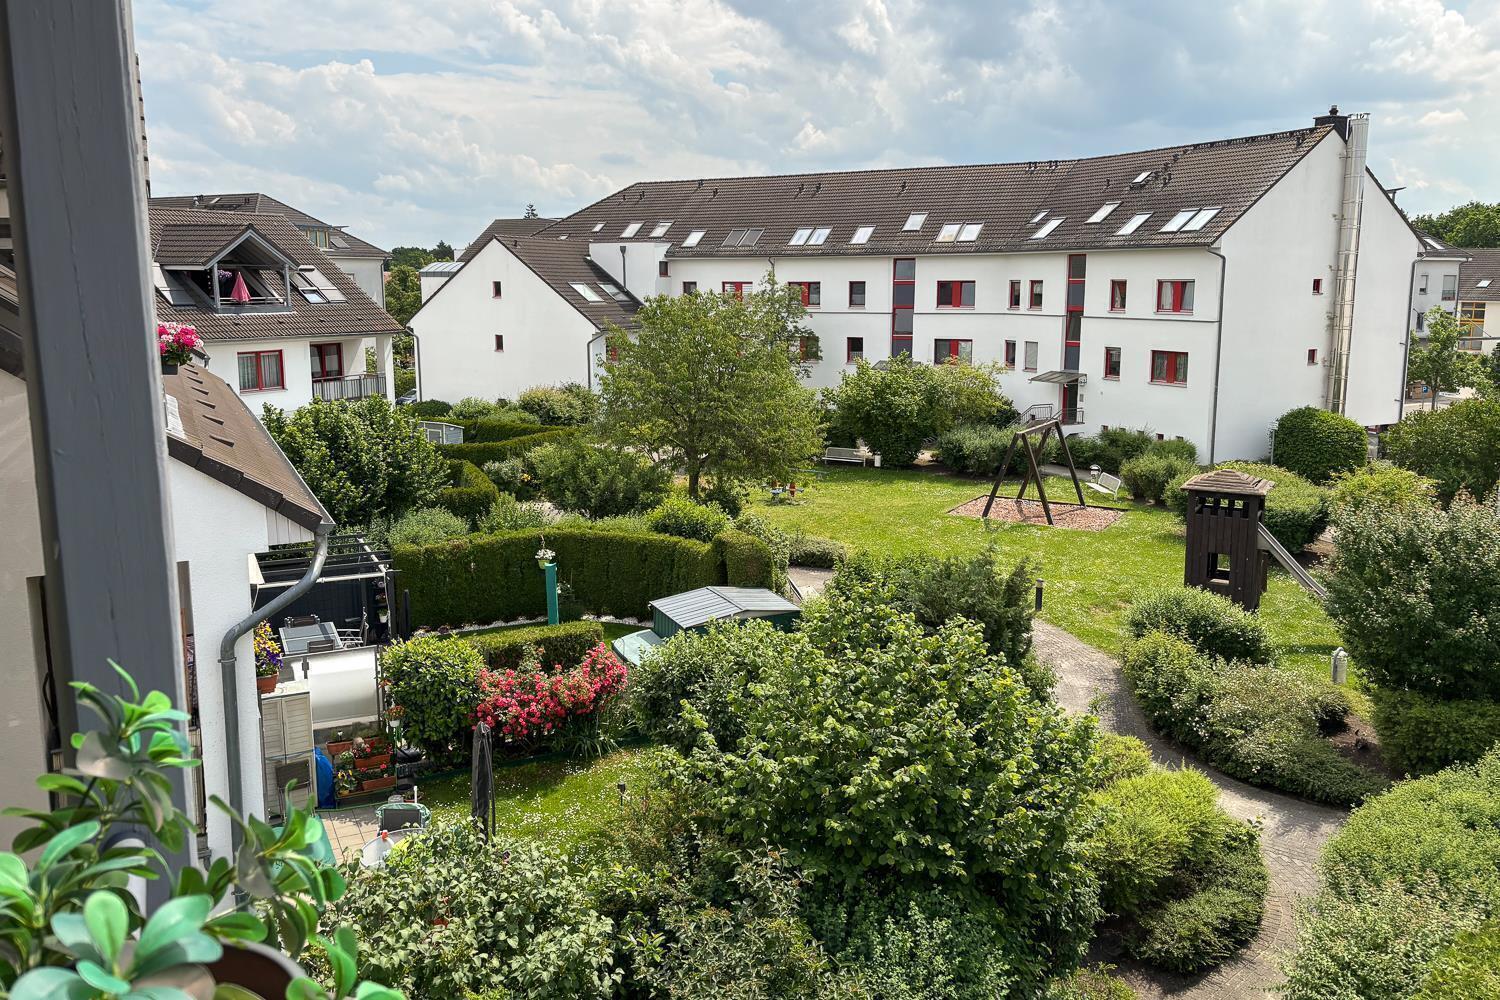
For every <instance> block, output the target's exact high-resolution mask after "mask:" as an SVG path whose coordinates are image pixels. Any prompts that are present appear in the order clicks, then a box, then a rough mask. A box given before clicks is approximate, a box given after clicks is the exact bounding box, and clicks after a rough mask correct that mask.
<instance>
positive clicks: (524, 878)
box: [327, 823, 616, 1000]
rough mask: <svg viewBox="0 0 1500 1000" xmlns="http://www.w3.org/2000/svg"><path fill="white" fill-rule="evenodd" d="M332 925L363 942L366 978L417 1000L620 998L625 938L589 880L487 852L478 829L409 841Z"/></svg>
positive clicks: (567, 869) (542, 859) (533, 848)
mask: <svg viewBox="0 0 1500 1000" xmlns="http://www.w3.org/2000/svg"><path fill="white" fill-rule="evenodd" d="M327 916H328V917H329V918H330V919H331V920H333V921H336V922H337V923H338V924H341V925H348V926H352V927H354V929H355V930H356V931H357V932H358V934H359V938H360V942H361V947H360V949H359V972H360V975H362V976H365V977H368V978H369V979H371V980H373V981H375V982H378V983H383V984H386V985H388V986H391V987H393V988H396V989H400V990H403V991H404V992H405V993H406V995H407V996H408V997H411V998H413V1000H418V998H424V997H432V998H436V997H496V998H498V997H505V998H507V1000H571V998H575V997H577V998H598V1000H603V998H606V997H612V996H614V995H615V987H616V982H615V961H616V959H615V950H616V941H615V934H614V928H613V926H612V924H611V922H610V920H609V919H608V918H606V917H604V916H602V915H601V914H599V913H597V912H596V911H595V910H594V908H593V906H592V904H591V896H590V890H589V886H588V878H587V876H586V875H585V873H583V872H581V871H578V870H576V869H574V868H573V867H571V866H570V865H569V864H568V862H567V860H566V859H564V858H562V857H560V856H558V855H556V854H554V853H552V852H550V851H549V850H548V849H547V848H544V847H541V846H539V845H537V844H535V843H533V842H531V841H527V840H511V839H507V838H504V837H499V836H497V837H493V838H491V839H488V840H486V839H485V837H484V836H483V834H481V833H480V831H479V828H478V827H477V826H476V825H474V824H472V823H455V824H452V825H446V826H438V827H436V828H434V829H431V830H428V831H427V832H425V833H424V834H423V835H422V836H420V837H414V838H412V839H411V840H408V841H407V842H405V843H404V844H402V845H401V849H400V850H398V851H394V852H392V853H391V854H390V855H389V856H388V857H387V859H386V863H385V866H384V867H383V868H380V869H379V870H373V871H363V872H359V874H358V875H357V876H353V877H351V878H350V879H349V891H348V892H347V893H346V894H345V895H344V897H343V898H342V899H340V900H339V901H338V902H337V903H336V904H334V905H333V906H332V907H330V909H329V913H328V914H327ZM439 919H441V920H443V921H445V922H446V926H435V923H436V921H437V920H439Z"/></svg>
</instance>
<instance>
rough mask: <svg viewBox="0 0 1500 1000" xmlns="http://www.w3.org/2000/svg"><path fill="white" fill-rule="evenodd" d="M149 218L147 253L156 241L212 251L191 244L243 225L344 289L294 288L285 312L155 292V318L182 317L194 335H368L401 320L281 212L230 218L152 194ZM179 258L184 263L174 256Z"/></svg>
mask: <svg viewBox="0 0 1500 1000" xmlns="http://www.w3.org/2000/svg"><path fill="white" fill-rule="evenodd" d="M149 220H150V227H151V256H152V260H153V261H156V260H158V255H159V254H160V253H162V252H163V250H162V248H163V246H165V248H166V252H168V253H172V254H176V255H179V257H181V258H184V259H186V258H187V257H188V255H189V254H190V250H191V253H197V254H198V257H192V258H191V259H193V260H198V259H204V260H206V259H212V255H213V253H214V252H217V249H219V248H218V247H215V248H214V250H213V251H210V252H209V253H208V254H207V256H206V257H205V256H203V254H202V252H201V250H200V249H196V248H201V247H207V246H208V245H209V244H212V243H214V242H215V241H216V240H218V239H219V237H220V236H224V235H229V238H228V239H226V240H225V241H224V242H225V243H227V242H231V241H232V239H234V238H237V236H238V235H239V234H241V233H243V232H244V231H245V230H246V229H247V228H249V229H252V230H253V231H254V232H255V234H256V235H257V236H258V237H260V238H261V239H263V240H264V241H265V242H266V243H267V244H268V245H269V246H271V247H273V248H274V249H275V250H276V251H277V253H279V254H281V255H283V256H285V257H286V258H287V259H289V260H291V261H292V262H293V263H295V264H296V265H297V266H298V267H315V268H317V269H318V270H319V271H320V272H321V273H322V274H323V276H324V277H326V278H327V279H328V280H329V281H330V282H331V283H332V284H333V286H334V287H335V288H337V289H338V290H339V291H340V292H341V293H342V294H343V296H344V301H343V302H322V303H311V302H306V301H303V299H302V297H301V296H300V295H298V294H297V292H296V291H295V290H293V292H292V302H290V303H289V304H288V305H289V308H288V310H287V311H286V312H241V313H233V312H222V313H216V312H214V311H213V309H212V308H211V307H210V306H209V305H208V304H207V303H201V304H194V305H187V306H181V305H177V306H174V305H172V304H171V303H169V302H167V301H166V299H164V298H163V297H162V296H160V295H158V296H157V297H156V318H157V319H158V320H160V321H162V322H173V323H186V324H189V325H191V326H193V327H194V328H195V329H196V330H197V331H198V335H199V336H201V337H203V338H204V339H205V340H211V341H212V340H266V339H277V338H283V337H291V338H300V337H330V338H332V337H361V336H364V337H368V336H375V335H377V334H394V333H400V332H401V325H400V324H399V323H397V322H396V321H395V320H393V319H391V317H390V316H389V315H387V314H386V312H385V310H383V309H381V308H380V307H379V306H377V305H376V304H375V303H374V302H372V301H371V300H370V297H369V296H368V295H366V294H365V293H364V292H363V291H361V290H360V288H359V285H357V284H356V283H355V281H354V279H353V278H351V277H349V276H348V275H347V274H345V273H344V272H343V270H341V269H340V268H338V267H335V266H334V265H333V264H331V263H330V262H329V260H328V258H327V257H325V256H324V254H323V252H322V251H321V250H319V249H318V248H317V247H315V246H313V245H312V243H310V242H309V241H308V239H307V237H306V236H304V235H303V234H302V233H301V231H299V230H298V229H297V227H296V226H294V225H292V223H291V222H289V221H288V220H287V218H286V217H285V216H281V215H250V214H239V213H236V215H235V216H234V218H233V219H232V220H229V219H226V218H225V217H224V216H223V215H222V214H220V213H217V212H213V211H205V210H202V209H179V208H167V207H164V206H162V205H160V204H159V203H158V200H157V199H152V202H151V208H150V212H149ZM223 245H224V244H223V243H221V244H220V247H222V246H223ZM178 263H179V266H190V265H187V264H183V263H181V261H180V260H179V261H178Z"/></svg>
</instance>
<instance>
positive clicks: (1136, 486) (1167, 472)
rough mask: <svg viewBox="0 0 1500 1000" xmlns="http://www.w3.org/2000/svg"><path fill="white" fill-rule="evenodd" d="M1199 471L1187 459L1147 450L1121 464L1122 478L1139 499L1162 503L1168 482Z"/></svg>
mask: <svg viewBox="0 0 1500 1000" xmlns="http://www.w3.org/2000/svg"><path fill="white" fill-rule="evenodd" d="M1158 443H1159V442H1158ZM1197 471H1198V467H1197V466H1196V465H1194V464H1193V463H1192V462H1190V461H1188V460H1187V459H1184V458H1180V457H1178V456H1176V455H1162V454H1152V453H1150V452H1147V453H1146V454H1144V455H1141V456H1139V457H1137V458H1131V459H1127V460H1126V461H1125V464H1124V465H1122V466H1120V479H1121V480H1122V481H1123V482H1124V483H1125V488H1126V489H1128V490H1129V491H1130V494H1131V496H1133V497H1135V498H1136V499H1137V500H1149V501H1151V502H1152V503H1161V501H1162V496H1163V494H1165V493H1166V490H1167V484H1168V483H1170V482H1171V481H1172V480H1173V479H1175V478H1177V477H1178V476H1180V475H1182V474H1183V473H1194V472H1197Z"/></svg>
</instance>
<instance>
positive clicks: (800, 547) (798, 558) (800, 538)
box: [787, 531, 849, 569]
mask: <svg viewBox="0 0 1500 1000" xmlns="http://www.w3.org/2000/svg"><path fill="white" fill-rule="evenodd" d="M791 541H792V549H791V553H790V555H788V557H787V561H788V562H789V563H790V564H791V565H793V566H809V567H812V568H814V569H837V568H838V566H839V564H840V563H842V562H843V561H844V560H845V559H846V558H847V557H848V555H849V550H848V548H847V547H846V546H845V545H844V543H843V542H838V541H834V540H833V539H832V538H819V537H817V536H816V535H804V534H802V532H800V531H799V532H797V533H796V534H794V535H792V536H791Z"/></svg>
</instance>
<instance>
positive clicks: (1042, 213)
mask: <svg viewBox="0 0 1500 1000" xmlns="http://www.w3.org/2000/svg"><path fill="white" fill-rule="evenodd" d="M1050 211H1052V209H1050V208H1044V209H1042V210H1041V211H1040V212H1038V213H1036V214H1035V215H1033V216H1032V217H1031V225H1033V226H1034V225H1036V224H1037V223H1038V222H1041V221H1042V220H1043V219H1045V218H1046V217H1047V213H1048V212H1050Z"/></svg>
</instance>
